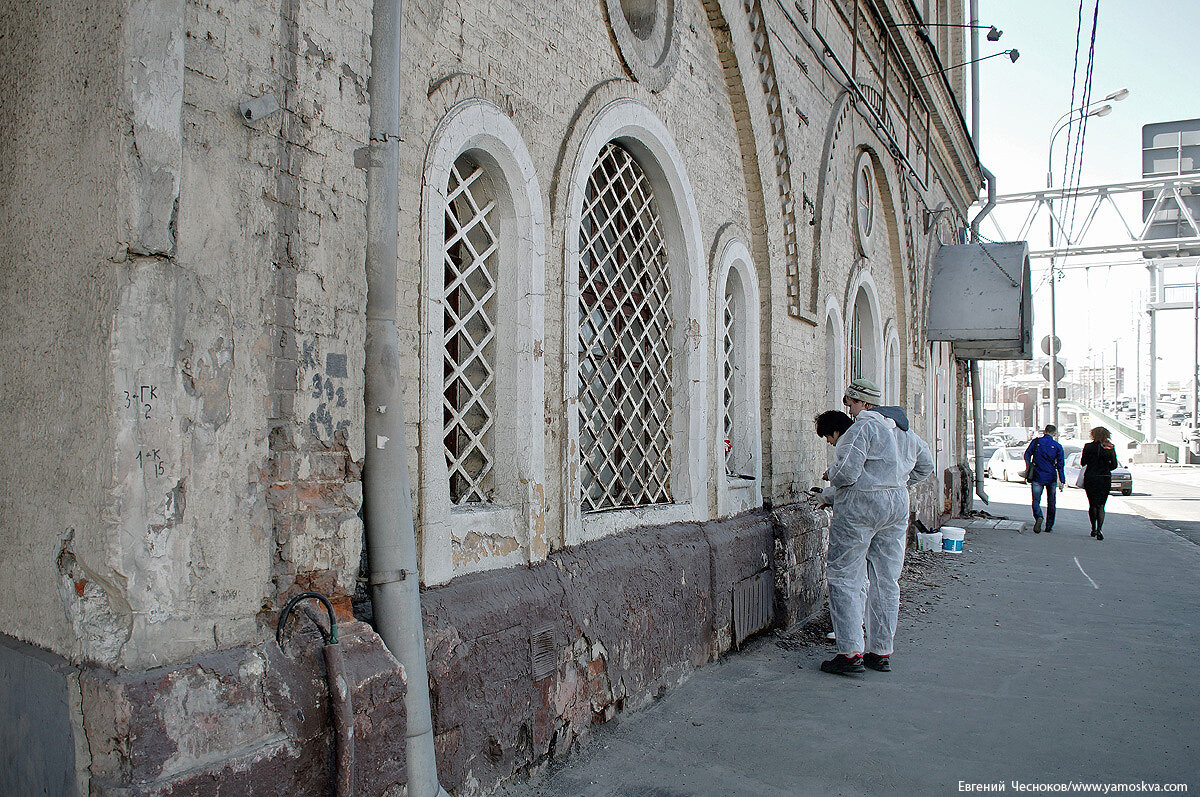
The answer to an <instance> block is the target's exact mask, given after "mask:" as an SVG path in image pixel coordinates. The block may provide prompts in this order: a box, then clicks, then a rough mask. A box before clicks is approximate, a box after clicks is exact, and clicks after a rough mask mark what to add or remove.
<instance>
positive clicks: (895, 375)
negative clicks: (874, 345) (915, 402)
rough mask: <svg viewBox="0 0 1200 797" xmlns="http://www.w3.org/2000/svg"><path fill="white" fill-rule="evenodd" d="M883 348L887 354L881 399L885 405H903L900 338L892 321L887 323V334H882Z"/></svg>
mask: <svg viewBox="0 0 1200 797" xmlns="http://www.w3.org/2000/svg"><path fill="white" fill-rule="evenodd" d="M883 337H884V340H886V341H887V343H886V345H885V346H884V349H885V351H886V352H887V354H886V356H885V358H884V369H883V399H884V403H885V404H903V403H904V402H903V401H902V398H901V396H900V338H899V336H898V335H897V333H896V324H895V322H894V321H889V322H888V327H887V332H885V333H884V336H883Z"/></svg>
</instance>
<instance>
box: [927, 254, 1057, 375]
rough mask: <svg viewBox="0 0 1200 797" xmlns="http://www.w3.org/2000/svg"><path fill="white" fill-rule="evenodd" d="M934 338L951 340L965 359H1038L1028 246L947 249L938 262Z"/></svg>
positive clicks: (932, 302) (932, 300)
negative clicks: (1034, 349) (1035, 348)
mask: <svg viewBox="0 0 1200 797" xmlns="http://www.w3.org/2000/svg"><path fill="white" fill-rule="evenodd" d="M928 337H929V340H946V341H950V342H951V343H952V344H953V345H954V355H955V356H956V357H960V358H963V359H979V360H1029V359H1032V358H1033V302H1032V301H1031V296H1030V280H1029V245H1028V244H1027V243H1025V242H1024V241H1019V242H1016V243H1005V244H978V243H975V244H959V245H951V246H943V247H942V248H941V249H939V250H938V253H937V257H936V258H935V259H934V264H933V284H932V285H931V286H930V292H929V313H928Z"/></svg>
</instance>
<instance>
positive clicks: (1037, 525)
mask: <svg viewBox="0 0 1200 797" xmlns="http://www.w3.org/2000/svg"><path fill="white" fill-rule="evenodd" d="M1033 533H1034V534H1041V533H1042V519H1041V518H1040V517H1035V518H1034V519H1033Z"/></svg>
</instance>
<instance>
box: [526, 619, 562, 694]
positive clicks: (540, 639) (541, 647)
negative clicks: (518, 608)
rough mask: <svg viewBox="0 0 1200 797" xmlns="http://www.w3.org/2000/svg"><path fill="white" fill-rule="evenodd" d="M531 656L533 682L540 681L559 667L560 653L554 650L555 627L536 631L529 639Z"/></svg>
mask: <svg viewBox="0 0 1200 797" xmlns="http://www.w3.org/2000/svg"><path fill="white" fill-rule="evenodd" d="M529 656H530V659H531V660H532V663H533V680H535V681H540V680H541V679H543V678H545V677H546V676H547V675H550V674H551V673H553V672H554V670H555V669H557V667H558V652H557V651H556V650H555V649H554V627H553V626H547V627H546V628H542V629H540V630H537V631H534V632H533V636H532V637H530V638H529Z"/></svg>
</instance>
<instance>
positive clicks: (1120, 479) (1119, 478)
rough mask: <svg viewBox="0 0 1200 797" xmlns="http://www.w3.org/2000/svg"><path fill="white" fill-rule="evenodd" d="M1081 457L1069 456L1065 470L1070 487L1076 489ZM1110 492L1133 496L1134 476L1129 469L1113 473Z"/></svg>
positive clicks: (1076, 454) (1117, 470)
mask: <svg viewBox="0 0 1200 797" xmlns="http://www.w3.org/2000/svg"><path fill="white" fill-rule="evenodd" d="M1081 456H1082V454H1080V453H1073V454H1068V455H1067V465H1066V467H1065V468H1064V469H1063V470H1064V472H1065V473H1066V475H1067V486H1068V487H1074V486H1075V480H1076V479H1078V478H1079V467H1080V466H1079V458H1080V457H1081ZM1109 492H1110V493H1120V494H1121V495H1133V474H1132V473H1130V472H1129V468H1117V469H1116V470H1114V471H1113V472H1112V488H1111V489H1110V490H1109Z"/></svg>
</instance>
